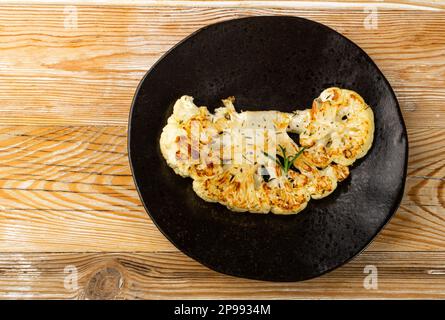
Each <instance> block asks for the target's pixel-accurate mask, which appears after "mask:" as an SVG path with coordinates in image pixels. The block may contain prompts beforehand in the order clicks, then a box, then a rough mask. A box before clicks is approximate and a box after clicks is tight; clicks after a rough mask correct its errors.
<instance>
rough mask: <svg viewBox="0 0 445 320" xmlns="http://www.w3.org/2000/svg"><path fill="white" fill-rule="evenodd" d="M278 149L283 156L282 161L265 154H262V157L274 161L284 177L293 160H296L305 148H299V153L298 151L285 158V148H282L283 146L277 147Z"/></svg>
mask: <svg viewBox="0 0 445 320" xmlns="http://www.w3.org/2000/svg"><path fill="white" fill-rule="evenodd" d="M279 147H280V149H281V153H282V154H283V157H282V160H281V161H280V160H278V158H274V157H272V156H271V155H269V154H268V153H267V152H264V151H263V153H264V155H265V156H266V157H268V158H270V159H272V160H273V161H275V162H276V163H277V164H278V165H279V166H280V167H281V169H282V170H283V173H284V174H285V175H287V173H288V171H289V169H290V168H291V167H292V166H293V164H294V162H295V160H297V158H298V157H299V156H300V155H301V154H302V153H303V151H304V149H305V147H303V148H301V150H300V151H298V152H297V153H296V154H294V155H293V156H287V155H286V148H284V147H283V146H281V145H279Z"/></svg>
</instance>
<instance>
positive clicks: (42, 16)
mask: <svg viewBox="0 0 445 320" xmlns="http://www.w3.org/2000/svg"><path fill="white" fill-rule="evenodd" d="M423 3H425V4H426V5H428V3H429V4H431V6H433V7H434V9H437V10H439V11H435V10H429V11H422V10H404V11H399V10H389V9H384V8H383V9H379V11H378V28H377V29H374V30H373V29H366V28H365V27H364V19H365V18H366V15H367V13H366V12H364V11H363V8H352V9H351V10H347V11H344V10H340V9H337V10H330V9H323V8H314V9H311V8H293V7H284V8H267V7H239V6H238V5H236V6H235V5H234V6H233V7H212V6H214V5H216V4H215V2H208V5H207V6H203V7H188V6H187V5H186V4H185V5H184V6H179V7H174V6H166V7H159V6H156V5H155V4H153V6H106V7H103V6H84V5H79V6H77V15H78V23H77V27H76V28H70V27H69V28H65V27H64V21H66V19H67V14H68V13H66V12H65V13H64V8H65V7H64V6H57V5H29V6H18V5H16V6H1V7H0V28H1V30H2V32H1V34H0V50H2V53H3V54H2V56H1V57H0V111H1V112H0V122H1V123H2V124H11V125H13V124H37V125H51V124H52V125H56V124H57V125H88V124H97V125H112V124H119V125H125V124H126V122H127V117H128V111H129V107H130V103H131V99H132V96H133V93H134V90H135V88H136V86H137V84H138V82H139V80H140V79H141V77H142V76H143V74H144V73H145V71H146V70H147V69H148V68H149V67H150V66H151V65H152V64H153V63H154V62H155V61H156V60H157V59H158V58H159V57H160V56H161V55H162V54H163V53H164V52H165V51H166V50H168V49H169V48H171V47H172V46H173V45H174V44H175V43H176V42H178V41H179V40H181V39H182V38H184V37H185V36H187V35H189V34H190V33H192V32H193V31H195V30H197V29H198V28H200V27H203V26H205V25H207V24H209V23H214V22H218V21H222V20H226V19H230V18H236V17H245V16H252V15H283V14H286V15H298V16H302V17H307V18H311V19H314V20H317V21H320V22H322V23H325V24H327V25H329V26H331V27H333V28H334V29H336V30H338V31H340V32H342V33H343V34H345V35H346V36H347V37H349V38H350V39H352V40H353V41H355V42H356V43H357V44H359V45H360V46H361V47H362V48H363V49H365V50H366V51H367V52H368V53H369V54H370V56H371V57H372V58H373V59H374V60H375V61H376V63H377V64H378V65H379V67H380V68H381V69H382V70H383V72H384V73H385V75H386V76H387V77H388V79H389V81H390V82H391V83H392V85H393V86H394V89H395V91H396V93H397V95H398V97H399V100H400V103H401V107H402V109H403V114H404V117H405V120H406V123H407V125H408V127H409V128H425V127H429V128H432V127H434V128H443V127H444V124H445V122H444V120H443V119H444V117H445V109H444V108H443V107H442V102H443V101H444V99H445V76H444V75H445V59H444V57H445V37H444V35H445V31H444V30H445V19H444V13H443V12H442V10H441V9H440V8H436V7H435V5H436V4H434V3H432V2H428V3H427V2H423ZM441 5H442V4H440V6H441ZM23 21H27V23H26V25H24V24H23V23H22V22H23ZM414 21H415V23H413V22H414ZM99 22H100V23H99ZM30 30H31V31H30ZM30 57H32V58H30Z"/></svg>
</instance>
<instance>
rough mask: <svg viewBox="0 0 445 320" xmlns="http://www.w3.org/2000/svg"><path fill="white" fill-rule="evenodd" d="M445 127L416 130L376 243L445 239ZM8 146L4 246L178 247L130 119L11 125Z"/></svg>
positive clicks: (404, 246) (4, 149)
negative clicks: (398, 193) (144, 192)
mask: <svg viewBox="0 0 445 320" xmlns="http://www.w3.org/2000/svg"><path fill="white" fill-rule="evenodd" d="M444 135H445V129H434V130H427V129H415V130H413V131H410V135H409V140H410V141H411V150H412V152H411V157H410V161H409V170H408V171H409V178H408V180H407V186H406V192H405V197H404V199H403V201H402V206H401V208H400V210H399V211H398V213H397V214H396V216H395V218H394V220H393V221H392V222H391V223H390V224H389V225H388V226H387V228H386V229H385V230H384V232H383V233H382V235H381V236H379V237H378V239H377V240H376V242H375V243H374V244H373V245H372V246H371V248H370V250H386V251H388V250H443V249H444V248H445V219H444V218H445V217H444V203H445V198H444V192H445V188H444V184H445V179H444V178H443V177H444V176H445V140H444V139H443V136H444ZM426 139H428V141H429V143H424V141H425V140H426ZM0 150H1V152H0V208H1V209H2V210H1V212H0V251H3V252H5V251H10V252H11V251H12V252H13V251H17V250H18V251H44V250H51V251H58V252H66V251H99V250H102V251H115V250H119V251H146V250H148V251H155V250H170V249H173V246H172V245H171V244H170V243H169V242H168V241H167V240H166V239H165V238H164V237H163V236H162V234H161V233H160V232H159V231H158V230H157V229H156V227H155V226H154V225H153V223H152V222H151V220H150V219H149V218H148V217H147V215H146V213H145V211H144V209H143V207H142V205H141V203H140V201H139V198H138V195H137V192H136V189H135V186H134V184H133V180H132V177H131V172H130V169H129V164H128V158H127V150H126V128H125V127H118V126H112V127H104V126H100V127H97V126H80V127H65V126H57V127H41V126H13V127H9V126H5V127H0ZM352 174H353V173H352ZM440 177H442V178H440ZM92 240H94V241H92Z"/></svg>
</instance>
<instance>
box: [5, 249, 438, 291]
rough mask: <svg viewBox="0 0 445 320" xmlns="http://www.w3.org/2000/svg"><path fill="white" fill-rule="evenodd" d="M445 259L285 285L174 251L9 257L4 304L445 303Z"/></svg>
mask: <svg viewBox="0 0 445 320" xmlns="http://www.w3.org/2000/svg"><path fill="white" fill-rule="evenodd" d="M444 261H445V253H428V252H417V253H412V252H371V253H370V252H366V253H363V254H361V255H359V256H358V257H357V258H355V259H354V260H353V261H352V262H350V263H348V264H346V265H345V266H343V267H341V268H339V269H337V270H335V271H333V272H331V273H329V274H327V275H323V276H321V277H319V278H316V279H312V280H308V281H304V282H298V283H285V284H284V283H273V282H263V281H252V280H246V279H240V278H235V277H230V276H226V275H222V274H219V273H216V272H214V271H211V270H209V269H207V268H206V267H204V266H202V265H200V264H199V263H197V262H195V261H193V260H191V259H190V258H188V257H186V256H184V255H182V254H180V253H172V252H157V253H147V252H145V253H125V252H123V253H122V252H121V253H118V252H115V253H105V254H104V253H81V254H79V253H3V254H0V274H1V277H0V298H30V297H32V298H41V299H42V298H51V299H54V298H58V299H60V298H69V299H85V298H90V299H91V298H108V299H113V298H114V299H198V298H201V299H203V298H214V299H221V298H223V299H301V298H311V297H312V298H313V297H317V298H321V299H325V298H353V299H356V298H365V297H366V298H376V299H382V298H437V297H441V298H444V297H445V292H444V290H443V288H444V286H445V263H444ZM367 266H368V268H369V266H371V267H372V268H374V267H375V268H376V269H374V273H373V274H374V275H377V281H376V282H374V283H377V288H376V289H366V287H365V286H364V282H366V283H368V281H367V280H368V279H367V278H366V276H367V275H368V274H369V271H367V270H368V269H365V267H367ZM375 271H376V273H375ZM75 279H77V281H76V282H75V281H74V280H75ZM346 279H347V280H346ZM17 280H19V281H17ZM76 284H77V286H76ZM367 288H369V286H367Z"/></svg>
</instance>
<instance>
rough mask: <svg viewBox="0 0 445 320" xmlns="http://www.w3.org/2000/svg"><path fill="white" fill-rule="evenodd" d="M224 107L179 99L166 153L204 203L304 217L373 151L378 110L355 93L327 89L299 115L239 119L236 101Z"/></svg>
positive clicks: (166, 132)
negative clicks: (315, 201) (303, 213)
mask: <svg viewBox="0 0 445 320" xmlns="http://www.w3.org/2000/svg"><path fill="white" fill-rule="evenodd" d="M222 102H223V106H222V107H220V108H217V109H215V112H214V113H211V112H209V110H208V109H207V108H206V107H198V106H196V105H195V104H194V103H193V98H192V97H189V96H183V97H181V98H180V99H178V100H177V101H176V103H175V105H174V108H173V114H172V115H171V116H170V118H169V119H168V121H167V125H166V126H165V127H164V129H163V132H162V134H161V138H160V146H161V152H162V155H163V156H164V158H165V159H166V161H167V164H168V165H169V166H170V167H172V168H173V170H174V171H175V172H176V173H177V174H179V175H181V176H183V177H191V178H192V179H193V190H194V191H195V192H196V194H197V195H198V196H200V197H201V198H202V199H204V200H206V201H209V202H218V203H220V204H222V205H225V206H226V207H227V208H229V209H230V210H232V211H239V212H246V211H248V212H253V213H268V212H272V213H275V214H295V213H298V212H300V211H301V210H303V209H304V208H305V207H306V206H307V203H308V202H309V201H310V199H311V198H313V199H320V198H323V197H326V196H328V195H329V194H330V193H332V192H333V191H334V190H335V189H336V187H337V184H338V183H339V182H341V181H343V180H344V179H346V178H347V177H348V175H349V168H348V166H349V165H351V164H352V163H353V162H354V161H355V160H356V159H359V158H361V157H363V156H364V155H365V154H366V153H367V152H368V151H369V149H370V147H371V145H372V141H373V134H374V118H373V113H372V110H371V108H370V107H369V106H368V105H367V104H366V103H365V102H364V100H363V98H362V97H360V95H358V94H357V93H355V92H353V91H350V90H345V89H340V88H329V89H326V90H324V91H323V92H322V93H321V94H320V96H319V97H318V98H316V99H315V100H314V102H313V104H312V108H311V109H307V110H299V111H295V112H294V113H284V112H279V111H246V112H237V111H236V109H235V107H234V105H233V102H234V98H233V97H230V98H227V99H224V100H222ZM288 132H293V133H297V134H299V139H298V141H293V140H292V139H291V138H290V137H289V135H288Z"/></svg>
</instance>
